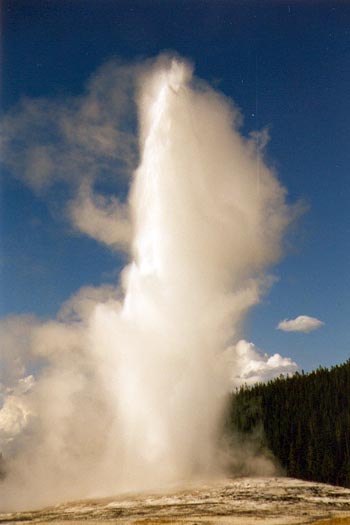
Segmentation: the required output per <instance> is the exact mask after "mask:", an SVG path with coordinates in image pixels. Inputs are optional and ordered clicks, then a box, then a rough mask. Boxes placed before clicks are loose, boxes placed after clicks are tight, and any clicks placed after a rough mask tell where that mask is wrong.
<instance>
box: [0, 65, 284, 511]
mask: <svg viewBox="0 0 350 525" xmlns="http://www.w3.org/2000/svg"><path fill="white" fill-rule="evenodd" d="M133 86H134V87H133V97H134V100H135V103H136V107H137V112H138V157H139V159H140V160H139V166H138V167H137V169H136V170H135V171H134V172H133V173H132V174H131V175H130V176H131V184H130V190H129V194H128V197H127V199H126V201H125V202H119V201H118V199H117V198H116V197H113V199H112V200H109V201H106V199H104V200H103V199H102V200H101V199H100V200H99V201H98V206H97V205H96V202H95V203H94V196H93V195H92V193H91V188H92V185H91V184H89V181H88V183H87V182H86V181H85V184H83V182H79V184H78V190H77V198H76V199H75V200H74V199H73V200H70V202H69V206H68V208H67V209H68V210H69V213H68V216H69V217H70V218H71V220H72V222H73V223H74V224H75V225H76V224H80V229H81V230H82V231H85V232H86V233H87V234H88V235H90V236H93V237H94V236H95V237H96V238H97V239H98V240H100V241H101V242H105V243H106V244H108V245H117V246H121V249H123V250H124V251H127V253H128V263H127V265H126V266H125V268H124V270H123V272H122V275H121V280H120V284H119V285H117V284H116V286H115V287H112V286H108V287H107V286H101V288H96V289H94V288H89V287H87V288H83V289H82V290H81V291H79V292H78V293H77V294H76V295H75V296H74V297H72V298H71V299H70V300H69V301H68V302H67V303H66V304H65V305H63V306H62V309H61V311H60V312H59V314H58V316H57V319H55V320H51V321H45V322H41V321H39V320H37V319H35V318H33V317H21V316H19V317H13V318H9V319H7V320H3V321H2V323H3V328H4V332H3V334H5V335H4V336H3V338H5V344H4V345H3V349H4V350H2V352H3V354H2V356H1V358H2V361H3V363H4V377H3V378H2V379H1V385H2V398H3V406H2V408H1V410H0V423H1V425H0V427H1V431H0V448H1V449H2V451H3V455H4V458H5V461H6V476H5V478H4V480H3V481H2V482H1V485H0V486H1V495H0V498H1V500H0V507H1V510H7V509H13V508H16V509H19V508H29V507H35V506H40V505H46V504H49V503H55V502H58V501H62V500H67V499H75V498H82V497H93V496H102V495H107V494H114V493H116V492H120V491H128V490H142V489H148V488H152V487H160V486H165V485H166V484H171V483H181V482H184V481H186V480H190V479H193V478H196V477H201V478H203V477H208V476H217V475H220V474H222V473H223V472H225V465H224V464H222V462H221V461H219V460H218V458H221V457H224V456H225V454H224V455H222V454H220V432H219V431H220V428H221V426H222V425H221V419H222V415H223V410H224V407H225V401H226V396H227V394H228V392H230V390H231V389H232V386H233V384H232V377H233V376H234V377H237V378H239V376H240V366H241V364H240V363H241V361H242V356H243V353H244V348H243V346H242V344H241V345H240V353H239V356H240V359H238V358H237V359H236V358H235V354H234V351H232V349H233V348H234V347H235V345H236V344H237V342H238V341H239V339H240V338H241V335H242V326H243V324H242V323H243V321H244V318H245V316H246V314H247V312H248V311H249V309H250V308H251V307H253V306H254V305H256V304H257V303H258V302H259V301H260V298H261V297H262V295H263V294H264V293H265V292H266V291H267V290H268V288H269V286H270V285H271V283H272V280H271V278H270V277H269V274H268V269H269V268H270V267H271V266H272V265H273V264H274V263H276V262H277V261H278V260H279V259H280V257H281V256H282V253H283V236H284V234H285V232H286V229H287V227H288V225H289V223H290V222H291V220H292V218H293V213H294V211H293V210H292V209H291V208H290V207H289V206H288V205H287V204H286V191H285V189H284V188H283V187H282V186H281V184H280V183H279V181H278V179H277V177H276V175H275V173H274V172H273V170H272V169H271V168H269V167H268V166H267V165H266V163H265V162H264V158H263V151H262V149H261V148H257V135H256V134H255V135H254V136H252V137H250V138H246V137H244V136H243V135H242V134H241V132H240V126H241V122H242V117H241V114H240V112H239V110H238V109H237V108H236V107H235V105H234V104H233V102H232V101H230V100H229V99H227V98H226V97H225V96H224V95H223V94H220V93H219V92H217V91H214V90H213V89H212V88H211V87H210V86H209V85H208V84H206V83H205V82H204V81H202V80H199V79H197V78H196V77H194V76H193V68H192V65H191V64H189V63H188V62H186V61H184V60H183V59H180V58H174V57H171V56H166V55H165V56H161V57H160V58H158V59H156V60H153V61H149V62H147V63H145V64H142V65H141V66H140V67H138V68H136V69H135V68H134V69H133ZM116 114H117V115H118V111H116ZM264 136H265V135H264V134H262V138H263V137H264ZM116 140H117V139H116ZM109 148H112V146H111V145H110V144H109ZM116 148H117V146H116ZM119 149H120V147H119ZM126 164H127V163H126ZM35 180H36V184H37V179H35ZM95 200H96V199H95ZM97 211H98V214H97ZM94 217H97V218H98V220H96V221H94V220H93V218H94ZM79 221H80V222H79ZM118 243H119V244H118ZM248 346H249V345H248ZM230 349H231V350H230ZM250 351H251V349H250ZM275 361H276V360H275ZM287 361H288V360H287ZM287 365H288V366H290V361H288V362H286V366H287ZM245 366H247V364H246V363H245ZM233 369H234V373H233V371H232V370H233ZM232 454H233V455H234V454H239V451H235V450H232ZM232 463H234V461H233V462H232V461H231V462H230V464H232ZM259 468H260V470H261V467H259ZM269 468H270V466H269ZM269 472H271V468H270V471H269ZM259 473H261V472H260V471H259Z"/></svg>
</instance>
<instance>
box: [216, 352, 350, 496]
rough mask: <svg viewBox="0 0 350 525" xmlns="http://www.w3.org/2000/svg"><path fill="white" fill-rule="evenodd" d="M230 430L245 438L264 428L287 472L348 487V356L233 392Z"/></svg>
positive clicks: (263, 438)
mask: <svg viewBox="0 0 350 525" xmlns="http://www.w3.org/2000/svg"><path fill="white" fill-rule="evenodd" d="M226 427H227V430H228V432H230V433H236V434H238V436H240V438H241V439H249V435H253V434H255V435H256V433H257V432H256V429H261V428H262V429H263V432H262V433H259V432H258V435H261V438H259V439H260V441H261V443H260V446H261V447H262V448H263V447H264V446H267V447H268V448H269V449H270V450H271V451H272V452H273V454H274V455H275V457H276V458H277V459H278V460H279V462H280V463H281V465H282V467H283V468H284V470H285V471H286V474H287V475H288V476H291V477H296V478H301V479H305V480H310V481H319V482H323V483H331V484H333V485H340V486H343V487H350V359H349V360H348V361H346V362H345V363H344V364H342V365H337V366H334V367H332V368H331V369H326V368H322V367H320V368H318V369H317V370H315V371H313V372H311V373H308V374H304V373H302V374H300V373H298V372H297V373H296V374H295V375H293V376H292V377H287V378H285V377H283V376H280V377H279V378H277V379H274V380H271V381H269V382H268V383H265V384H262V383H259V384H257V385H254V386H252V387H247V386H242V387H241V388H240V389H238V390H236V392H234V393H232V395H231V398H230V402H229V409H228V412H227V421H226Z"/></svg>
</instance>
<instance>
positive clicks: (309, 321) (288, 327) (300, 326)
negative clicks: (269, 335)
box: [277, 315, 324, 333]
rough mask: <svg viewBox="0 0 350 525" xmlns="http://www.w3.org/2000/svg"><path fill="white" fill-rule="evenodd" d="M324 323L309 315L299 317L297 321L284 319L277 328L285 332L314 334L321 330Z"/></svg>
mask: <svg viewBox="0 0 350 525" xmlns="http://www.w3.org/2000/svg"><path fill="white" fill-rule="evenodd" d="M323 325H324V323H323V322H322V321H320V320H319V319H316V317H310V316H308V315H299V316H298V317H296V318H295V319H284V320H283V321H281V322H280V323H278V325H277V328H278V329H279V330H283V331H284V332H305V333H307V332H312V331H313V330H317V329H318V328H321V326H323Z"/></svg>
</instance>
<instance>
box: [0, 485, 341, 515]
mask: <svg viewBox="0 0 350 525" xmlns="http://www.w3.org/2000/svg"><path fill="white" fill-rule="evenodd" d="M324 520H326V521H324ZM28 522H29V523H33V524H34V523H42V522H52V523H54V524H59V523H60V524H62V523H63V522H73V523H76V524H78V523H79V524H80V523H82V522H84V523H85V524H86V525H92V524H93V523H95V522H99V523H104V524H107V523H112V522H113V523H118V524H121V525H122V524H125V525H126V524H138V525H141V524H143V525H148V524H153V523H154V524H169V525H170V524H174V525H175V524H180V523H184V524H191V525H195V524H198V525H202V524H203V525H204V524H205V525H216V524H217V525H251V524H271V525H272V524H273V525H280V524H281V525H282V524H304V523H305V524H306V523H319V522H320V523H324V524H325V525H326V524H327V525H346V524H350V490H349V489H344V488H341V487H333V486H330V485H324V484H321V483H311V482H306V481H300V480H296V479H291V478H239V479H226V480H220V481H214V482H210V483H193V484H187V485H186V487H185V488H181V489H180V488H177V489H175V488H173V489H172V490H168V491H167V492H163V491H158V492H152V493H146V492H144V493H137V494H136V493H135V494H123V495H118V496H116V497H110V498H104V499H94V500H92V499H89V500H84V501H76V502H70V503H62V504H58V505H56V506H54V507H50V508H45V509H41V510H34V511H26V512H11V513H2V514H0V523H1V524H11V523H28Z"/></svg>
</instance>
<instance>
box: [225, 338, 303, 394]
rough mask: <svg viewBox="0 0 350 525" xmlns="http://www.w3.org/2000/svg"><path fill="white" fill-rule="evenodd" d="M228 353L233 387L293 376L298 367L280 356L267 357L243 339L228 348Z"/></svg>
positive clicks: (267, 355) (290, 360)
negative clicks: (283, 376) (282, 376)
mask: <svg viewBox="0 0 350 525" xmlns="http://www.w3.org/2000/svg"><path fill="white" fill-rule="evenodd" d="M228 352H229V353H228V359H229V362H230V364H231V367H232V370H233V373H232V383H233V386H239V385H242V384H245V383H246V384H248V385H252V384H254V383H262V382H265V381H269V380H270V379H273V378H274V377H278V376H280V375H281V374H283V375H287V374H288V375H291V374H294V373H295V372H296V370H297V369H298V365H297V364H296V363H295V362H294V361H292V359H290V358H289V357H282V356H281V355H280V354H274V355H269V354H267V353H265V352H263V351H262V350H260V349H259V348H258V347H257V346H255V344H254V343H251V342H248V341H245V340H244V339H241V340H240V341H238V343H237V344H236V345H235V346H232V347H230V348H229V349H228Z"/></svg>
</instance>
